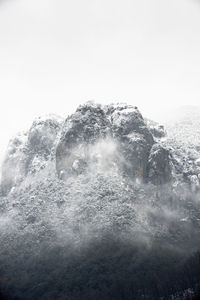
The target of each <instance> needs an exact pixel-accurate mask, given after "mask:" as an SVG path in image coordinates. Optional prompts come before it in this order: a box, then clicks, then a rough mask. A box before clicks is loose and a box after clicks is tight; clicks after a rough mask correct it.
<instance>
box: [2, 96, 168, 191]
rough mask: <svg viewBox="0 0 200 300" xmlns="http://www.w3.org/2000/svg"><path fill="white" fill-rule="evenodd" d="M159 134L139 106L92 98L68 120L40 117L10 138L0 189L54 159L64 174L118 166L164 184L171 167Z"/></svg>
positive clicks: (122, 171) (137, 177)
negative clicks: (27, 128) (98, 101)
mask: <svg viewBox="0 0 200 300" xmlns="http://www.w3.org/2000/svg"><path fill="white" fill-rule="evenodd" d="M159 133H160V136H161V137H162V128H160V130H159V129H158V128H157V129H156V126H154V127H153V128H152V126H151V127H149V126H148V124H147V122H146V121H145V120H144V118H143V117H142V115H141V113H140V112H139V110H138V108H137V107H134V106H131V105H126V104H111V105H106V106H102V105H99V104H94V103H90V102H88V103H86V104H84V105H81V106H79V107H78V108H77V110H76V112H75V113H74V114H72V115H71V116H68V117H67V119H66V120H65V121H64V122H63V121H62V120H61V119H60V118H58V117H55V116H50V117H47V118H38V119H37V120H35V121H34V122H33V124H32V126H31V128H30V130H29V131H28V132H26V133H24V134H19V135H18V136H16V137H15V138H14V139H12V140H11V141H10V143H9V146H8V151H7V153H6V157H5V160H4V162H3V166H2V192H3V194H4V195H6V194H7V193H8V192H9V191H10V190H11V189H12V187H14V186H16V185H18V184H20V182H22V181H23V179H24V178H25V177H26V176H27V175H28V174H30V173H31V174H33V173H35V172H37V171H39V170H41V169H43V168H45V167H47V166H48V165H49V164H50V163H52V162H53V164H54V166H55V169H56V171H57V175H58V177H59V178H60V179H64V178H67V177H68V176H70V175H71V174H80V173H83V172H87V170H89V169H90V168H91V166H92V167H93V169H94V170H96V171H97V170H100V169H101V168H103V169H104V170H105V169H106V168H107V171H108V170H109V169H110V171H111V170H112V168H117V169H118V171H119V172H120V174H122V175H123V176H125V177H126V176H128V177H130V178H132V179H134V180H137V181H139V182H152V183H153V184H156V185H157V184H158V185H159V184H165V183H167V182H169V181H170V180H171V177H172V166H171V160H170V152H169V150H168V149H167V147H164V146H163V145H162V144H161V143H160V142H159V140H158V138H157V135H159ZM154 136H155V137H156V138H155V137H154ZM102 147H104V148H105V149H102ZM98 148H99V149H100V150H103V153H101V154H100V151H98ZM94 166H95V167H94ZM105 167H106V168H105Z"/></svg>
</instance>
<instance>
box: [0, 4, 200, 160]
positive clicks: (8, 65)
mask: <svg viewBox="0 0 200 300" xmlns="http://www.w3.org/2000/svg"><path fill="white" fill-rule="evenodd" d="M199 15H200V4H199V1H191V0H175V1H174V0H173V1H172V0H170V1H164V0H153V1H151V2H149V1H148V0H142V1H136V0H134V1H129V0H126V1H123V2H122V1H120V0H118V1H113V0H111V1H109V3H108V2H107V1H104V0H103V1H98V0H95V1H94V0H92V1H91V0H87V1H84V2H83V1H80V0H76V1H73V3H72V2H69V1H67V2H66V1H64V0H60V1H55V0H51V1H47V0H40V1H39V0H38V1H30V0H2V1H0V99H1V109H0V139H1V149H0V158H1V157H2V153H3V151H4V150H5V147H6V144H7V143H8V140H9V138H10V137H11V136H12V135H14V134H15V133H16V132H18V131H20V130H24V129H26V128H27V127H28V126H30V124H31V122H32V120H33V119H34V118H35V117H36V116H38V115H41V114H44V113H45V114H46V113H57V114H59V115H63V116H66V115H67V114H69V113H71V112H72V111H73V110H74V109H75V108H76V107H77V105H78V104H80V103H83V102H85V101H86V100H91V99H94V100H96V101H97V102H100V103H108V102H113V101H123V102H128V103H130V104H133V105H137V106H138V107H139V109H140V110H141V112H142V113H143V114H144V115H145V116H147V117H150V118H153V119H156V120H161V121H162V119H163V117H165V116H166V111H167V110H170V109H172V108H174V107H179V106H182V105H188V104H190V105H198V103H199V96H200V87H199V75H200V73H199V72H200V71H199V70H200V57H199V52H200V32H199V31H200V17H199Z"/></svg>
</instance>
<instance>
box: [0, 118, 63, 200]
mask: <svg viewBox="0 0 200 300" xmlns="http://www.w3.org/2000/svg"><path fill="white" fill-rule="evenodd" d="M60 129H61V121H60V118H57V117H55V116H49V117H46V118H41V117H40V118H38V119H36V120H35V121H34V122H33V124H32V126H31V128H30V130H29V131H28V132H26V133H23V134H19V135H17V136H16V137H15V138H13V139H12V140H10V142H9V145H8V150H7V154H6V157H5V160H4V162H3V165H2V182H1V187H2V194H3V195H6V194H7V193H8V192H9V191H10V190H11V188H12V187H14V186H16V185H18V184H20V182H22V181H23V180H24V179H25V177H26V176H27V175H28V174H30V173H31V174H33V173H36V172H38V171H39V170H41V169H43V168H45V166H46V165H47V164H48V163H49V161H50V160H51V159H52V157H53V153H55V145H56V139H57V136H58V133H59V132H60Z"/></svg>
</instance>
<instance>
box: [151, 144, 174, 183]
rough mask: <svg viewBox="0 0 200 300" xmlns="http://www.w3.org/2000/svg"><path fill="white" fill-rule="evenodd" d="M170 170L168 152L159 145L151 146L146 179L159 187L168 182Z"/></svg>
mask: <svg viewBox="0 0 200 300" xmlns="http://www.w3.org/2000/svg"><path fill="white" fill-rule="evenodd" d="M171 174H172V168H171V164H170V155H169V151H168V150H167V149H165V148H163V147H161V146H160V145H159V144H155V145H153V147H152V149H151V152H150V156H149V161H148V177H149V180H150V181H151V182H152V183H153V184H155V185H160V184H164V183H166V182H169V181H170V179H171V176H172V175H171Z"/></svg>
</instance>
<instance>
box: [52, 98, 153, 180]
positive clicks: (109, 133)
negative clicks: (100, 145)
mask: <svg viewBox="0 0 200 300" xmlns="http://www.w3.org/2000/svg"><path fill="white" fill-rule="evenodd" d="M101 139H105V141H106V139H107V142H108V140H109V141H110V140H112V143H113V144H116V145H117V148H116V149H115V150H116V151H115V153H112V154H113V156H112V160H113V164H117V165H118V168H119V170H121V171H122V172H124V173H125V174H126V175H129V176H131V177H133V178H134V177H138V178H139V179H140V180H141V181H143V180H144V179H145V180H146V177H147V170H146V169H147V162H148V155H149V152H150V149H151V147H152V145H153V143H154V140H153V137H152V134H151V133H150V131H149V130H148V128H147V126H146V124H145V122H144V119H143V117H142V115H141V113H140V112H139V111H138V109H137V108H136V107H133V106H130V105H126V104H116V105H109V106H108V105H107V106H101V105H96V104H93V103H87V104H85V105H81V106H80V107H79V108H78V109H77V111H76V112H75V114H73V115H72V116H70V117H69V118H67V120H66V122H65V125H64V128H63V132H62V136H61V140H60V142H59V144H58V147H57V151H56V168H57V172H58V174H59V176H60V173H61V174H62V176H63V174H64V173H65V174H66V175H69V174H70V172H71V171H70V170H71V169H74V164H75V162H76V161H80V160H81V161H82V165H85V167H86V166H87V165H88V164H90V155H89V153H90V147H91V145H94V144H95V143H97V142H98V141H99V140H101ZM109 146H110V145H109ZM83 161H84V163H83Z"/></svg>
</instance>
